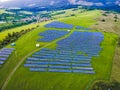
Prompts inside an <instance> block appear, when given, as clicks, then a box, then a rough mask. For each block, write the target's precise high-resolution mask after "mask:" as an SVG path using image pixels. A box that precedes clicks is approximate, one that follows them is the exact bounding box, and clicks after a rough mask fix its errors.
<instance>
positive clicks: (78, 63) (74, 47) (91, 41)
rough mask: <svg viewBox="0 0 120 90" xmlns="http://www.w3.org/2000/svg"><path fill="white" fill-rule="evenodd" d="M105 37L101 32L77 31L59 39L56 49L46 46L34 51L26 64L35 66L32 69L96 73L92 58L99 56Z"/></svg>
mask: <svg viewBox="0 0 120 90" xmlns="http://www.w3.org/2000/svg"><path fill="white" fill-rule="evenodd" d="M41 35H42V33H41ZM103 39H104V36H103V34H102V33H100V32H79V31H75V32H74V33H72V34H71V35H70V36H69V37H67V38H65V39H62V40H60V41H58V42H57V47H56V50H52V49H46V48H44V49H42V50H40V51H39V52H36V53H34V54H33V55H32V56H31V57H29V58H28V59H27V61H26V64H25V65H24V66H26V67H30V68H31V67H35V68H33V69H32V71H42V70H41V67H42V68H45V71H49V72H76V73H84V74H95V72H94V70H93V67H92V65H91V60H92V57H93V56H99V53H100V51H101V50H102V48H101V47H100V44H101V42H102V41H103ZM44 65H45V67H43V66H44ZM30 71H31V70H30Z"/></svg>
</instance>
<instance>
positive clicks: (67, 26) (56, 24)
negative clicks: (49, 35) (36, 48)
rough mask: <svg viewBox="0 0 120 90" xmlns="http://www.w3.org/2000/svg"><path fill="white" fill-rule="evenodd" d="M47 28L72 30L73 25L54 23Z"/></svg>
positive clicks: (47, 25)
mask: <svg viewBox="0 0 120 90" xmlns="http://www.w3.org/2000/svg"><path fill="white" fill-rule="evenodd" d="M45 27H47V28H66V29H72V28H73V25H71V24H65V23H63V22H58V21H54V22H51V23H48V24H46V25H45Z"/></svg>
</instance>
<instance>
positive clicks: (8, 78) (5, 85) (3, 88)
mask: <svg viewBox="0 0 120 90" xmlns="http://www.w3.org/2000/svg"><path fill="white" fill-rule="evenodd" d="M73 32H74V29H73V30H71V32H70V33H69V34H67V35H65V36H63V37H61V38H59V39H56V40H54V41H53V42H50V43H49V44H47V45H45V46H43V47H41V48H37V49H35V50H33V51H32V52H30V53H29V54H27V55H26V56H25V57H23V58H21V59H20V60H19V61H20V62H19V63H18V64H17V65H16V67H15V68H14V69H13V70H12V72H11V73H10V75H9V76H8V77H7V79H6V81H5V82H4V84H3V86H2V88H1V90H5V88H6V87H7V85H8V83H9V81H10V80H11V78H12V76H13V75H14V73H15V72H16V70H17V69H18V68H19V67H20V65H21V64H22V63H23V62H24V60H25V59H26V58H27V57H29V56H30V55H31V54H33V53H34V52H37V51H39V50H41V49H43V48H45V47H47V46H50V45H52V44H54V43H56V42H58V41H60V40H62V39H64V38H66V37H68V36H70V35H71V34H72V33H73Z"/></svg>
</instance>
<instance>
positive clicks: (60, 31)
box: [0, 10, 118, 90]
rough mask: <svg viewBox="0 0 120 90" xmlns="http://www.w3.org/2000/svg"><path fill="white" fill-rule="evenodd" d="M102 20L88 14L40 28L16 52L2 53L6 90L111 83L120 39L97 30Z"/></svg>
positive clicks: (66, 89) (61, 89)
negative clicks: (97, 20) (96, 26)
mask: <svg viewBox="0 0 120 90" xmlns="http://www.w3.org/2000/svg"><path fill="white" fill-rule="evenodd" d="M100 15H101V14H100V11H97V10H96V11H86V12H85V13H84V12H83V14H79V15H78V16H72V17H71V16H70V17H65V18H60V19H56V20H55V21H53V20H50V21H45V22H40V23H39V26H40V27H38V28H37V29H35V30H33V31H30V32H29V33H26V34H25V35H23V36H21V37H20V38H19V39H18V40H17V41H16V42H15V44H16V45H15V46H14V48H13V46H11V45H8V46H6V48H3V49H1V50H0V64H1V65H0V66H1V67H0V89H1V90H89V88H90V86H91V85H92V82H94V81H96V80H109V78H110V75H111V73H110V72H111V68H112V62H113V57H114V53H115V47H116V42H117V38H118V37H117V35H115V34H113V33H107V32H102V31H100V30H93V29H92V28H91V26H92V25H94V24H96V23H97V22H96V21H95V20H96V19H94V18H95V17H99V16H100ZM30 26H32V25H29V26H28V28H29V27H30ZM26 27H27V26H26ZM18 29H19V28H15V29H14V30H15V31H16V30H18ZM21 29H25V27H24V26H23V27H22V28H21ZM5 32H6V31H5ZM8 33H9V32H8ZM36 44H39V47H36ZM8 49H9V50H8ZM3 58H4V60H3Z"/></svg>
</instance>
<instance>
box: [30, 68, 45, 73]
mask: <svg viewBox="0 0 120 90" xmlns="http://www.w3.org/2000/svg"><path fill="white" fill-rule="evenodd" d="M30 71H36V72H39V71H40V72H46V71H47V70H46V68H30Z"/></svg>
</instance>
